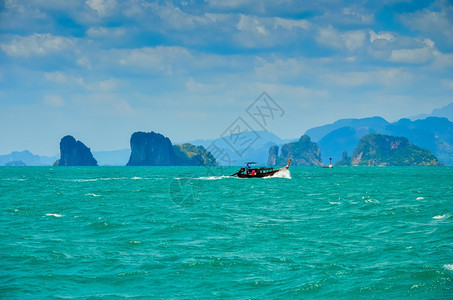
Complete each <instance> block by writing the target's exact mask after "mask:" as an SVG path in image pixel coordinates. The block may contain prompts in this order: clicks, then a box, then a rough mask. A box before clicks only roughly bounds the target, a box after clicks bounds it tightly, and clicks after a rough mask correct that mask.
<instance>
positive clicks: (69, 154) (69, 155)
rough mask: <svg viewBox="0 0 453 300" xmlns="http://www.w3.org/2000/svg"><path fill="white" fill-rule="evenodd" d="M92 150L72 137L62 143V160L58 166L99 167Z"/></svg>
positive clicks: (68, 136) (65, 138)
mask: <svg viewBox="0 0 453 300" xmlns="http://www.w3.org/2000/svg"><path fill="white" fill-rule="evenodd" d="M97 165H98V163H97V161H96V159H94V157H93V154H91V151H90V148H88V147H87V146H85V144H84V143H82V142H81V141H76V139H75V138H74V137H72V136H70V135H67V136H65V137H63V138H62V139H61V141H60V159H59V161H58V166H97Z"/></svg>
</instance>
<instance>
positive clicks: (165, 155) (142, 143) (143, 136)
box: [127, 131, 217, 166]
mask: <svg viewBox="0 0 453 300" xmlns="http://www.w3.org/2000/svg"><path fill="white" fill-rule="evenodd" d="M216 164H217V163H216V160H215V158H214V156H212V154H211V153H210V152H209V151H207V150H206V149H205V148H204V147H203V146H195V145H192V144H182V145H172V143H171V141H170V139H169V138H167V137H165V136H163V135H162V134H160V133H156V132H153V131H152V132H135V133H133V134H132V136H131V156H130V158H129V162H128V163H127V165H128V166H214V165H216Z"/></svg>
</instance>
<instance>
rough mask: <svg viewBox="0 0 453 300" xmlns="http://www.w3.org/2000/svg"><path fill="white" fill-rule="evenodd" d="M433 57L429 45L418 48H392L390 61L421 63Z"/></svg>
mask: <svg viewBox="0 0 453 300" xmlns="http://www.w3.org/2000/svg"><path fill="white" fill-rule="evenodd" d="M431 59H433V52H432V49H431V48H430V47H424V48H418V49H397V50H392V53H391V55H390V61H392V62H397V63H409V64H422V63H425V62H427V61H429V60H431Z"/></svg>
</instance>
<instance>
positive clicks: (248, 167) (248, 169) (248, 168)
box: [245, 164, 250, 174]
mask: <svg viewBox="0 0 453 300" xmlns="http://www.w3.org/2000/svg"><path fill="white" fill-rule="evenodd" d="M245 168H246V169H247V174H248V173H249V172H250V166H249V164H247V166H246V167H245Z"/></svg>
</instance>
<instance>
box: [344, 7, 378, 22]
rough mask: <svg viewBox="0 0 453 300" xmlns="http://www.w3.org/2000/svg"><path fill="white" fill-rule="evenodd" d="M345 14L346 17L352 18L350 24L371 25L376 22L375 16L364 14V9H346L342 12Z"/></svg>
mask: <svg viewBox="0 0 453 300" xmlns="http://www.w3.org/2000/svg"><path fill="white" fill-rule="evenodd" d="M342 12H343V14H344V15H345V16H348V17H349V18H350V20H349V21H350V22H351V23H352V22H354V23H356V22H358V23H364V24H370V23H372V22H373V20H374V15H373V14H367V13H364V12H363V9H362V8H358V7H345V8H343V10H342Z"/></svg>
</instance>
